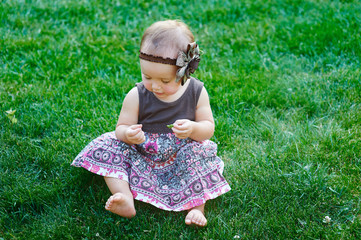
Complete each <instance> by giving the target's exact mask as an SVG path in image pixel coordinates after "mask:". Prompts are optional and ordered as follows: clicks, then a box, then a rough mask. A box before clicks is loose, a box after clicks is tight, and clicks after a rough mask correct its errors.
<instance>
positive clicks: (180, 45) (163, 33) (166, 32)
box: [140, 20, 194, 58]
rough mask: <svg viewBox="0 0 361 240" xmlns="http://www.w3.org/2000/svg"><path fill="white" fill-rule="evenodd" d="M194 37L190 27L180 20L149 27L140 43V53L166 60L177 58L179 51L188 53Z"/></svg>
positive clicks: (167, 21) (160, 22)
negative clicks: (188, 47)
mask: <svg viewBox="0 0 361 240" xmlns="http://www.w3.org/2000/svg"><path fill="white" fill-rule="evenodd" d="M192 42H194V36H193V34H192V32H191V31H190V29H189V27H188V26H187V25H186V24H185V23H183V22H181V21H179V20H166V21H159V22H155V23H153V24H152V25H151V26H150V27H148V28H147V29H146V30H145V32H144V34H143V37H142V41H141V43H140V51H141V52H144V53H146V54H150V55H154V56H160V57H164V58H177V55H178V52H179V51H186V50H187V46H188V44H189V43H192Z"/></svg>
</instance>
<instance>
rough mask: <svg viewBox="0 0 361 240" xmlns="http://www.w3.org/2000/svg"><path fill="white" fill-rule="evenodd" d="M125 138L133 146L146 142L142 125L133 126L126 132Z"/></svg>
mask: <svg viewBox="0 0 361 240" xmlns="http://www.w3.org/2000/svg"><path fill="white" fill-rule="evenodd" d="M125 137H126V138H127V139H128V141H129V142H130V143H132V144H141V143H142V142H144V141H145V136H144V132H143V131H142V124H135V125H131V126H129V127H128V128H127V130H125Z"/></svg>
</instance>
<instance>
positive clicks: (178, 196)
mask: <svg viewBox="0 0 361 240" xmlns="http://www.w3.org/2000/svg"><path fill="white" fill-rule="evenodd" d="M145 135H146V141H145V142H144V143H142V144H139V145H128V144H125V143H123V142H122V141H119V140H117V139H116V137H115V134H114V132H108V133H105V134H103V135H101V136H100V137H98V138H96V139H94V140H93V141H91V142H90V143H89V144H88V145H87V146H86V147H85V148H84V149H83V150H82V151H81V152H80V153H79V155H78V156H77V157H76V158H75V160H74V161H73V163H72V165H73V166H76V167H83V168H85V169H87V170H88V171H90V172H92V173H95V174H98V175H101V176H104V177H114V178H119V179H122V180H125V181H127V182H128V183H129V187H130V190H131V192H132V194H133V196H134V199H136V200H139V201H143V202H146V203H150V204H152V205H154V206H156V207H158V208H160V209H164V210H169V211H183V210H187V209H191V208H193V207H196V206H199V205H202V204H204V203H205V202H206V201H207V200H209V199H214V198H216V197H218V196H219V195H222V194H224V193H226V192H228V191H229V190H230V189H231V188H230V186H229V185H228V183H227V182H226V180H225V179H224V177H223V175H222V172H223V165H224V164H223V161H222V160H221V159H220V158H219V157H217V155H216V154H217V145H216V144H215V143H214V142H212V141H210V140H205V141H202V142H197V141H194V140H191V139H189V138H187V139H179V138H177V137H175V135H174V133H163V134H158V133H145Z"/></svg>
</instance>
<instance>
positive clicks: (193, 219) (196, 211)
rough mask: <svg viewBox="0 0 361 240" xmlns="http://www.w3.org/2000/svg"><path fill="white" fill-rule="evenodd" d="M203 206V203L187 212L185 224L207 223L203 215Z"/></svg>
mask: <svg viewBox="0 0 361 240" xmlns="http://www.w3.org/2000/svg"><path fill="white" fill-rule="evenodd" d="M204 206H205V204H203V205H200V206H197V207H194V208H192V209H191V210H190V211H189V212H188V214H187V216H186V220H185V222H186V224H187V225H191V224H195V225H198V226H200V227H204V226H206V225H207V219H206V217H205V216H204Z"/></svg>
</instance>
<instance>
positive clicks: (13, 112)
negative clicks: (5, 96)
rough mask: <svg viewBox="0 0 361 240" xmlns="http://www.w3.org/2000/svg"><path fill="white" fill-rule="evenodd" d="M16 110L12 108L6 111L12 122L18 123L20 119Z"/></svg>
mask: <svg viewBox="0 0 361 240" xmlns="http://www.w3.org/2000/svg"><path fill="white" fill-rule="evenodd" d="M15 112H16V110H12V109H10V110H8V111H6V116H7V117H8V118H9V119H10V121H11V123H13V124H16V123H18V120H17V119H16V117H15Z"/></svg>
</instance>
